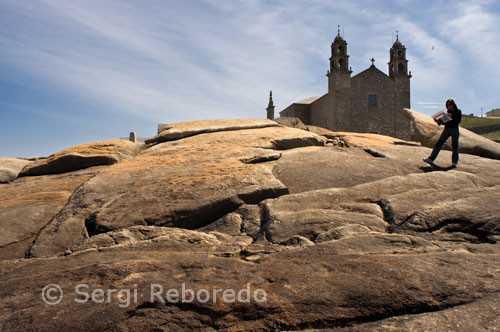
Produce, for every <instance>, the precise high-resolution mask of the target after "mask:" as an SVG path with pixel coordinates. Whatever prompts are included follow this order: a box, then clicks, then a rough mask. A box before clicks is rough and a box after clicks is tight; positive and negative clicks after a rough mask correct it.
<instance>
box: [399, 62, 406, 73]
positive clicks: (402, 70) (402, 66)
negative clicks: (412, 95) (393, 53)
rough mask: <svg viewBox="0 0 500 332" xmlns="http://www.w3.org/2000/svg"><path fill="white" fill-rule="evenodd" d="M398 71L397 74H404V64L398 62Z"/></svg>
mask: <svg viewBox="0 0 500 332" xmlns="http://www.w3.org/2000/svg"><path fill="white" fill-rule="evenodd" d="M398 73H399V74H404V73H405V66H404V65H403V64H402V63H400V64H399V65H398Z"/></svg>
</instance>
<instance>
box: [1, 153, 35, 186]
mask: <svg viewBox="0 0 500 332" xmlns="http://www.w3.org/2000/svg"><path fill="white" fill-rule="evenodd" d="M29 163H30V161H28V160H26V159H19V158H0V183H7V182H11V181H14V180H15V179H17V176H18V174H19V172H20V171H21V169H22V168H23V167H24V166H26V165H27V164H29Z"/></svg>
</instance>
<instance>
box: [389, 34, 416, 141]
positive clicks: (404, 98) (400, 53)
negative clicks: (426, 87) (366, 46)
mask: <svg viewBox="0 0 500 332" xmlns="http://www.w3.org/2000/svg"><path fill="white" fill-rule="evenodd" d="M389 57H390V60H389V63H388V65H389V77H390V78H391V79H393V80H394V103H395V104H394V105H395V107H394V112H395V113H394V132H395V134H394V136H395V137H404V136H403V135H405V133H407V132H411V129H410V123H409V121H408V119H406V118H405V117H403V116H402V115H401V114H400V110H401V109H402V108H404V107H406V108H410V78H411V71H410V72H408V60H407V59H406V47H405V46H404V45H403V44H401V42H400V41H399V35H398V32H397V31H396V41H395V42H394V44H393V45H392V47H391V49H390V50H389Z"/></svg>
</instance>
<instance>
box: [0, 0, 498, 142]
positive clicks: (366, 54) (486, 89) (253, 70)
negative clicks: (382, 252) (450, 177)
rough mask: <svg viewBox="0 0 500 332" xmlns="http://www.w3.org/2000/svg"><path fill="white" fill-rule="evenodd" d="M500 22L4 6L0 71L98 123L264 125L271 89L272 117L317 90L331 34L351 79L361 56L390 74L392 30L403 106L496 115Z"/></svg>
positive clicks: (230, 6)
mask: <svg viewBox="0 0 500 332" xmlns="http://www.w3.org/2000/svg"><path fill="white" fill-rule="evenodd" d="M444 9H446V10H444ZM499 18H500V17H499V14H498V8H496V7H495V4H494V2H490V1H467V2H455V1H451V0H449V1H447V0H445V1H444V2H442V1H440V2H425V3H420V2H412V1H406V2H393V3H386V2H384V3H380V2H378V3H376V5H375V4H374V3H373V2H372V1H369V0H366V1H365V0H360V1H344V2H339V1H335V2H332V1H329V0H315V1H311V2H303V1H285V0H277V1H272V2H269V1H264V0H255V1H243V0H202V1H194V0H189V1H147V2H136V1H112V0H99V1H97V0H88V1H78V2H77V1H56V0H39V1H30V2H25V1H16V2H14V1H12V2H2V3H0V22H2V23H0V24H1V30H0V70H1V69H2V68H8V69H9V71H10V72H15V73H19V75H23V77H29V78H30V80H29V81H27V82H25V84H30V85H33V87H34V88H38V89H42V90H44V91H45V90H47V91H51V93H52V94H53V95H57V94H64V95H67V94H70V95H74V96H77V97H78V98H80V99H82V100H89V101H91V102H92V103H93V105H97V107H100V109H101V111H102V117H103V119H109V118H110V117H111V116H113V117H116V115H119V114H130V115H133V116H135V117H140V118H141V117H142V118H144V119H145V121H149V122H152V121H154V122H174V121H183V120H193V119H201V118H215V117H219V118H220V117H262V116H264V114H265V112H264V108H265V107H266V105H267V96H268V92H269V90H270V89H273V91H274V97H275V103H276V104H277V106H278V109H281V108H284V107H286V106H287V104H288V103H289V102H292V101H293V99H294V98H296V99H297V100H298V99H302V98H305V97H308V96H311V95H317V96H320V95H322V94H324V93H326V90H327V86H326V77H325V76H324V75H325V74H326V70H327V69H328V58H329V56H330V44H331V42H332V40H333V38H334V37H335V35H336V33H337V24H340V25H341V26H342V27H341V29H342V30H341V32H345V34H344V36H345V38H346V40H347V42H348V43H349V46H348V48H349V54H350V65H351V66H352V68H353V70H354V74H356V73H358V72H360V71H362V70H364V69H366V68H367V67H368V66H369V65H370V62H369V60H370V58H372V57H374V58H375V59H376V62H375V65H376V66H377V67H378V68H379V69H381V70H383V71H384V72H387V61H388V58H389V54H388V52H389V48H390V47H391V45H392V43H393V41H394V32H395V30H399V31H400V39H401V40H402V42H403V43H404V44H405V45H406V47H407V54H408V58H409V60H410V62H409V69H410V70H411V71H412V74H413V78H412V80H411V82H412V83H411V84H412V104H413V106H414V108H416V109H417V110H421V111H423V112H432V111H431V110H430V108H434V106H436V107H441V104H442V103H443V102H444V100H445V99H447V98H449V97H455V98H456V99H457V101H458V102H459V104H460V105H462V106H463V107H464V108H465V109H467V112H468V113H470V112H476V113H478V112H479V107H480V106H484V107H485V110H486V109H487V108H493V107H498V104H497V103H498V99H497V95H496V90H498V84H497V82H496V78H497V77H498V76H499V74H500V64H499V63H498V62H497V61H496V54H499V52H500V39H499V38H500V37H499V34H498V33H497V32H496V31H497V27H496V22H498V21H499ZM15 79H16V77H4V78H3V79H2V80H3V81H4V82H5V81H9V80H15ZM75 98H76V97H75ZM19 102H20V103H22V101H19ZM434 103H436V104H434ZM40 109H44V107H41V108H40ZM109 114H112V115H109ZM153 130H154V129H153ZM117 136H123V134H120V135H117Z"/></svg>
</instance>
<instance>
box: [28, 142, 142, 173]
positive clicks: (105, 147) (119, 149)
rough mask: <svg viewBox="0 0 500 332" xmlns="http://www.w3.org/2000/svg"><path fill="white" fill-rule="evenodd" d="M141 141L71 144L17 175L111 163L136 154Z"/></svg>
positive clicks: (72, 169)
mask: <svg viewBox="0 0 500 332" xmlns="http://www.w3.org/2000/svg"><path fill="white" fill-rule="evenodd" d="M143 148H144V144H142V143H132V142H130V141H126V140H107V141H99V142H92V143H86V144H81V145H76V146H72V147H70V148H67V149H64V150H61V151H59V152H56V153H54V154H52V155H50V156H49V157H47V158H46V159H42V160H37V161H35V162H33V163H31V164H29V165H27V166H26V167H24V168H23V169H22V171H21V172H20V173H19V176H28V175H42V174H58V173H65V172H72V171H76V170H79V169H83V168H88V167H92V166H99V165H112V164H114V163H117V162H119V161H120V160H122V159H126V158H130V157H132V156H135V155H136V154H138V153H139V152H140V151H141V150H142V149H143Z"/></svg>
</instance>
